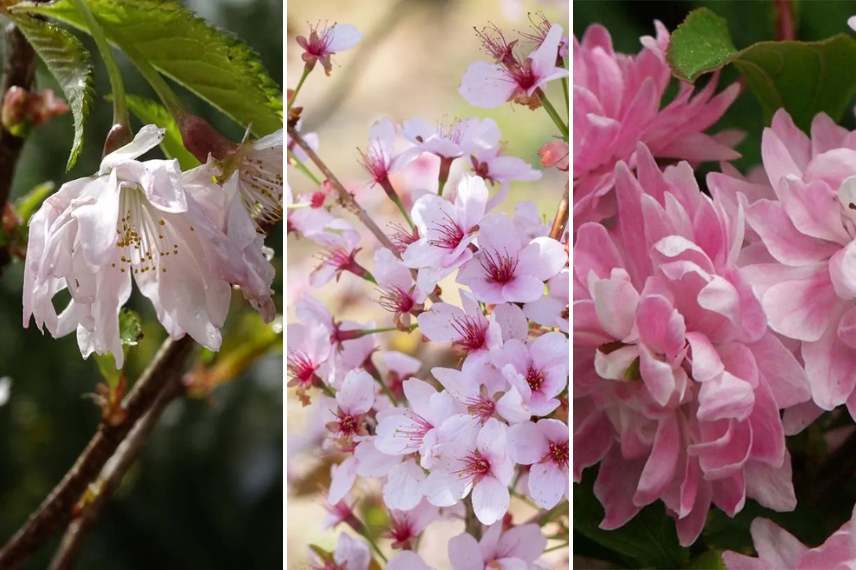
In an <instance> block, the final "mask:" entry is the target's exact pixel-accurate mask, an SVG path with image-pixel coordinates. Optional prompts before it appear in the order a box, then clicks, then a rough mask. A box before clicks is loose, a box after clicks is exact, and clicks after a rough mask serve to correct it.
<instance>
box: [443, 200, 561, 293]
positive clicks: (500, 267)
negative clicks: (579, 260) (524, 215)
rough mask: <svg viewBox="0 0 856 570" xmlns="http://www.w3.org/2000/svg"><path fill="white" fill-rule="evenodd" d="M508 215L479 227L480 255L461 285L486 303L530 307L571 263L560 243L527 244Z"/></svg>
mask: <svg viewBox="0 0 856 570" xmlns="http://www.w3.org/2000/svg"><path fill="white" fill-rule="evenodd" d="M512 224H513V222H512V220H511V219H510V218H509V217H508V216H507V215H505V214H491V215H489V216H487V217H486V218H485V219H484V220H482V221H481V224H480V225H479V236H478V247H479V251H478V252H477V253H476V254H475V255H474V257H473V258H472V259H471V260H469V261H467V262H466V263H465V264H464V265H463V267H461V270H460V271H459V272H458V276H457V281H458V283H461V284H462V285H466V286H467V287H469V288H470V289H471V290H472V292H473V295H475V297H476V299H478V300H479V301H483V302H485V303H493V304H496V303H504V302H509V303H529V302H531V301H535V300H536V299H539V298H540V297H541V295H542V294H543V293H544V281H546V280H548V279H550V278H551V277H553V276H554V275H556V274H557V273H558V272H559V271H561V270H562V268H563V267H564V266H565V265H566V263H567V254H566V253H565V249H564V247H562V244H561V243H559V242H558V241H556V240H554V239H552V238H549V237H538V238H535V239H533V240H532V241H529V242H526V241H524V240H523V239H521V236H519V235H517V234H516V233H515V232H509V231H508V229H509V228H511V227H513V225H512Z"/></svg>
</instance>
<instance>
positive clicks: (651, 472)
mask: <svg viewBox="0 0 856 570" xmlns="http://www.w3.org/2000/svg"><path fill="white" fill-rule="evenodd" d="M681 443H682V442H681V433H680V428H679V426H678V422H677V420H676V419H675V416H674V415H669V416H667V417H665V418H663V419H662V420H660V422H659V424H658V426H657V433H656V435H655V436H654V444H653V446H652V448H651V454H650V455H649V456H648V460H647V461H646V462H645V468H644V469H643V470H642V475H641V476H640V478H639V484H638V486H637V487H636V493H635V494H634V495H633V504H635V505H638V506H640V507H642V506H645V505H647V504H648V503H652V502H654V501H655V500H657V498H658V497H659V496H660V494H661V493H662V492H663V490H664V489H665V488H666V486H667V485H668V484H669V483H670V482H671V481H672V478H673V477H674V475H675V470H676V468H677V464H678V456H679V452H680V446H681Z"/></svg>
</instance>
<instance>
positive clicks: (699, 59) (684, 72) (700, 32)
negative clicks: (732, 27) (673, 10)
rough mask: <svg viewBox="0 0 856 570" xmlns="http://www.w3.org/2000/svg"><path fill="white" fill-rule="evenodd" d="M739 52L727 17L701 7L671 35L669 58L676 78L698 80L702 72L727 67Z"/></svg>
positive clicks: (690, 14) (691, 13)
mask: <svg viewBox="0 0 856 570" xmlns="http://www.w3.org/2000/svg"><path fill="white" fill-rule="evenodd" d="M737 53H738V52H737V48H735V47H734V44H733V43H732V42H731V34H730V33H729V32H728V22H726V21H725V18H721V17H720V16H718V15H717V14H716V13H715V12H713V11H712V10H709V9H708V8H699V9H698V10H693V11H692V12H690V13H689V15H688V16H687V17H686V19H685V20H684V21H683V22H682V23H681V24H680V25H679V26H678V27H677V28H676V29H675V31H674V32H672V36H671V39H670V40H669V50H668V52H667V58H668V60H669V64H670V65H671V66H672V71H674V73H675V75H677V76H678V77H680V78H681V79H683V80H684V81H695V80H696V78H697V77H698V76H699V75H701V74H702V73H706V72H708V71H714V70H716V69H719V68H720V67H723V66H724V65H727V64H728V63H730V62H731V59H732V58H733V57H734V56H735V55H737Z"/></svg>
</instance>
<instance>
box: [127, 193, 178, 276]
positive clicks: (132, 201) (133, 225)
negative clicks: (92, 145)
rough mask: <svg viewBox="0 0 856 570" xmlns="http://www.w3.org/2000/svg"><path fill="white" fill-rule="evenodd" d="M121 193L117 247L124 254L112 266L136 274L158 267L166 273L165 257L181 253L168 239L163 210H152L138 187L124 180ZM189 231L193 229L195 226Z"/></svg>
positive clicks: (153, 270) (176, 244)
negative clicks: (161, 212) (162, 214)
mask: <svg viewBox="0 0 856 570" xmlns="http://www.w3.org/2000/svg"><path fill="white" fill-rule="evenodd" d="M119 192H120V193H121V194H120V195H119V215H120V218H119V220H118V222H117V224H116V234H117V238H116V247H117V248H118V249H119V250H121V251H122V252H123V253H122V255H120V256H119V263H118V264H117V263H113V264H112V267H113V268H116V267H118V269H119V271H120V272H121V273H125V272H126V271H128V270H130V271H131V272H132V273H133V274H135V275H140V274H144V273H148V272H150V271H151V272H155V271H157V270H158V269H159V268H160V270H161V272H163V273H166V270H167V268H166V267H164V258H167V257H170V256H177V255H178V253H179V247H178V243H176V242H172V243H171V244H170V243H169V242H168V241H167V235H166V234H167V229H168V228H167V226H166V221H165V220H164V218H163V217H161V214H160V212H154V211H152V210H153V208H150V207H149V203H148V200H147V199H146V196H145V194H144V193H143V190H142V189H141V188H140V187H139V186H136V185H131V184H128V183H122V186H121V188H120V190H119ZM190 230H191V231H193V226H190Z"/></svg>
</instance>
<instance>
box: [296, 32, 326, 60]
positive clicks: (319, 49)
mask: <svg viewBox="0 0 856 570" xmlns="http://www.w3.org/2000/svg"><path fill="white" fill-rule="evenodd" d="M332 40H333V27H332V26H323V27H322V26H320V25H318V24H316V25H315V26H313V27H312V28H311V30H310V33H309V41H306V40H304V41H303V42H300V43H301V46H302V47H303V50H304V51H305V52H306V53H308V54H310V55H314V56H315V57H318V58H321V57H324V56H326V55H329V52H328V51H327V50H328V48H329V46H330V42H331V41H332Z"/></svg>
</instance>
